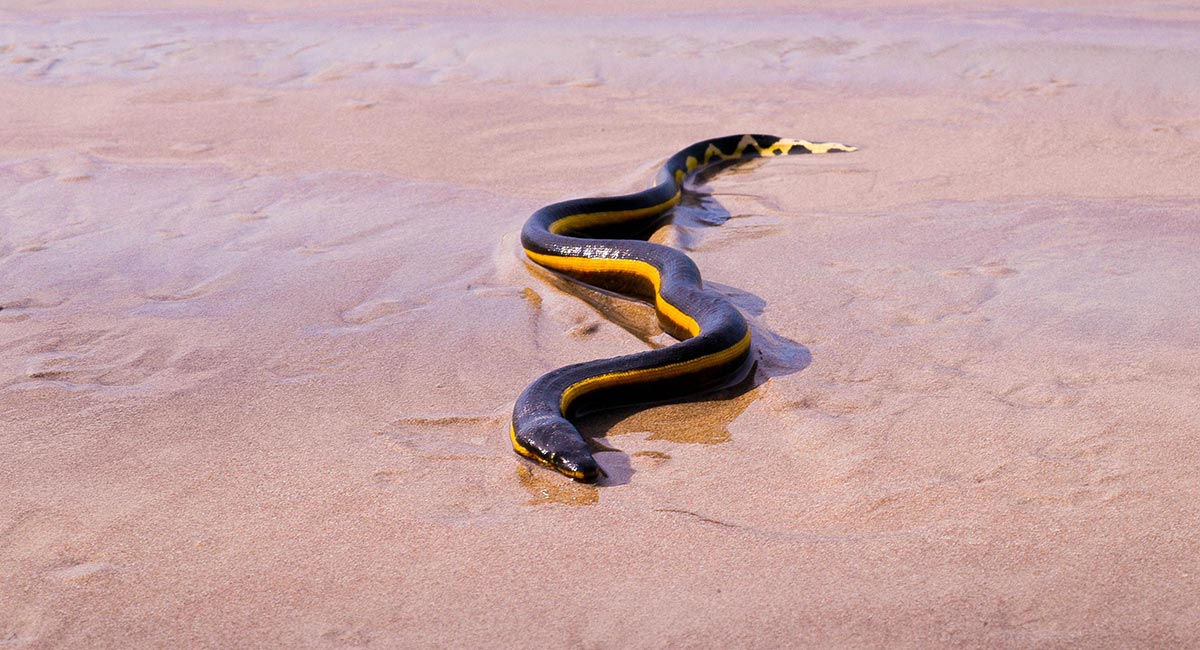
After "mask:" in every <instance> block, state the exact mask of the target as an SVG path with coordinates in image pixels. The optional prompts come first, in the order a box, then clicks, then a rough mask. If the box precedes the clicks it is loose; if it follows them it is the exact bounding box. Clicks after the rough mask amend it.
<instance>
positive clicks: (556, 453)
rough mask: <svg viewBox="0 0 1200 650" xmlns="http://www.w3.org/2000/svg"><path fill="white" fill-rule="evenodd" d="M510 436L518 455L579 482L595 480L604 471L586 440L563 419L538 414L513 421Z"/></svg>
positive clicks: (592, 481) (593, 481)
mask: <svg viewBox="0 0 1200 650" xmlns="http://www.w3.org/2000/svg"><path fill="white" fill-rule="evenodd" d="M511 436H512V443H513V449H514V450H516V452H517V453H518V454H520V455H522V456H524V457H526V458H529V459H532V460H536V461H537V462H539V463H542V464H543V465H548V466H550V467H552V468H554V469H555V470H557V471H558V472H560V473H562V474H565V475H567V476H569V477H571V478H573V479H575V480H576V481H579V482H580V483H595V482H596V481H597V480H598V479H599V478H600V476H601V475H602V474H603V473H604V470H602V469H600V465H599V464H598V463H596V459H595V458H594V457H593V456H592V450H591V449H588V445H587V441H585V440H584V439H583V436H582V435H580V434H579V430H578V429H576V428H575V426H574V425H573V424H571V423H570V422H568V421H567V419H566V418H561V417H540V418H536V419H533V420H530V421H527V422H522V423H521V426H519V427H518V426H516V423H514V425H513V428H512V430H511Z"/></svg>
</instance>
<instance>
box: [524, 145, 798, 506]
mask: <svg viewBox="0 0 1200 650" xmlns="http://www.w3.org/2000/svg"><path fill="white" fill-rule="evenodd" d="M737 166H741V165H738V164H734V165H723V166H718V167H717V168H716V169H710V170H706V171H705V172H702V173H701V174H698V175H697V177H696V178H695V180H694V181H692V180H690V179H689V186H688V190H689V191H688V192H685V193H684V195H683V198H682V199H681V201H680V203H679V205H678V206H676V208H675V209H674V210H672V211H670V212H669V213H667V215H665V216H664V218H663V219H660V220H658V221H657V222H656V223H654V224H652V225H650V226H649V227H647V228H646V229H645V230H644V231H643V232H641V233H638V234H636V235H634V237H636V238H639V239H649V238H650V237H651V236H653V235H654V233H655V232H657V231H658V230H659V229H661V228H662V227H664V226H667V225H674V226H676V227H677V229H676V230H677V233H676V234H677V236H678V238H679V239H681V240H682V241H681V244H682V245H683V248H684V249H685V251H686V249H689V248H692V247H693V244H694V242H697V241H699V240H700V239H701V238H703V237H704V232H703V230H704V229H706V228H712V227H715V226H720V225H721V224H724V223H725V222H727V221H729V220H730V218H731V217H732V215H731V214H730V213H729V211H728V210H727V209H726V208H725V207H724V206H723V205H721V203H720V201H718V200H717V199H716V198H714V197H713V196H712V194H711V193H708V192H706V191H703V190H700V189H696V187H695V185H698V184H703V183H705V182H706V181H707V180H708V179H709V178H711V176H712V175H713V174H715V173H718V172H720V171H722V170H726V169H729V168H730V167H737ZM623 236H624V237H626V238H632V237H631V236H630V235H629V234H624V235H623ZM547 273H548V274H549V275H552V276H556V280H557V281H554V282H553V284H555V285H556V286H558V287H559V288H561V289H563V290H566V291H568V292H570V293H572V294H574V295H576V296H579V297H580V298H581V299H583V300H584V301H585V302H587V303H589V304H591V305H592V306H593V307H595V308H596V309H597V310H598V311H599V312H600V313H601V314H603V315H605V317H606V318H608V319H609V320H611V321H612V322H614V323H615V324H617V325H619V326H621V327H622V328H624V329H626V330H627V331H629V332H630V333H632V334H634V335H635V336H638V337H639V338H642V339H643V340H645V341H646V342H647V343H649V344H651V345H653V346H655V347H661V346H662V345H664V344H669V343H673V342H674V339H670V338H669V337H666V335H663V334H658V335H657V336H655V334H657V333H654V332H651V331H648V328H647V326H646V317H645V314H646V312H647V311H652V310H651V309H650V308H649V307H646V306H640V305H639V306H638V307H636V308H634V309H633V310H632V311H633V312H635V313H634V314H633V315H631V309H630V305H631V303H632V302H633V301H632V300H631V299H629V298H625V297H622V296H616V295H615V294H610V293H608V292H605V291H603V290H598V289H595V288H592V287H584V286H581V285H579V284H578V283H577V282H575V281H573V280H570V279H566V278H563V277H562V276H558V275H557V274H551V273H549V272H547ZM544 277H545V276H544ZM705 287H706V288H708V289H710V290H713V291H716V292H717V293H720V294H721V295H723V296H725V297H726V298H727V299H728V300H729V301H730V302H732V303H733V304H734V306H736V307H737V308H738V309H739V310H740V311H741V312H742V314H743V315H744V316H745V317H746V321H747V323H749V325H750V331H751V339H752V341H753V344H752V348H751V355H750V359H749V361H748V362H747V363H746V365H745V366H744V367H743V368H742V370H741V371H740V372H739V373H738V374H736V375H735V376H733V377H731V379H730V383H728V384H726V385H725V386H724V387H721V388H718V389H715V390H709V391H706V392H703V393H699V394H696V395H692V396H689V397H685V398H680V399H673V400H669V401H663V402H644V403H639V404H633V405H627V406H619V407H611V408H606V409H604V410H598V411H592V412H588V413H582V414H580V417H579V418H577V419H576V424H577V425H578V428H579V431H580V433H582V434H583V436H584V438H586V439H587V440H588V444H589V445H590V446H591V448H592V451H593V452H619V450H618V449H615V448H613V447H610V446H609V445H608V444H607V442H606V440H605V439H606V438H607V436H608V434H609V432H611V431H612V430H613V429H614V428H618V427H621V428H630V427H629V425H633V428H637V424H638V423H637V422H636V421H635V419H636V418H638V416H639V415H640V414H642V413H644V412H646V410H647V408H648V407H650V406H659V405H671V406H669V407H666V408H668V409H669V410H671V411H672V413H671V416H672V419H674V420H678V421H676V422H674V423H673V424H672V426H671V427H670V431H667V432H666V433H664V432H663V431H662V424H663V423H662V422H661V420H658V421H656V422H655V423H654V424H653V425H651V426H648V427H646V428H647V429H653V430H654V432H652V433H651V435H650V436H648V438H647V439H648V440H657V439H663V440H669V441H674V442H690V443H700V444H713V443H719V442H723V441H725V440H728V439H729V433H728V426H729V425H730V424H731V423H732V422H733V421H734V420H735V419H737V417H738V416H740V415H741V414H742V412H743V411H745V409H746V408H747V407H748V406H749V405H750V404H751V403H752V402H753V401H754V400H755V399H757V397H756V396H755V395H754V391H755V389H756V388H758V387H759V386H761V385H763V384H764V383H766V382H767V380H769V379H771V378H772V377H780V376H784V375H790V374H793V373H796V372H800V371H801V370H804V369H805V368H807V367H808V366H809V364H811V363H812V354H811V352H810V351H809V350H808V348H806V347H805V346H804V345H802V344H800V343H797V342H796V341H793V340H791V339H789V338H787V337H785V336H782V335H780V334H778V333H776V332H774V331H772V330H771V329H770V328H769V327H767V326H766V325H765V324H763V322H762V315H763V312H764V311H765V309H766V306H767V302H766V301H765V300H763V299H762V298H760V297H758V296H756V295H754V294H752V293H750V292H748V291H743V290H741V289H738V288H736V287H731V286H728V285H724V284H718V283H715V282H708V281H705ZM622 303H623V304H622ZM636 312H640V313H641V316H638V315H636ZM627 421H628V422H627ZM623 423H626V425H625V426H622V425H623ZM641 454H647V455H649V457H650V458H663V457H666V456H667V455H666V454H663V453H660V452H639V454H638V455H641ZM598 460H599V461H600V463H601V466H602V467H603V468H604V472H605V474H606V475H605V476H604V477H603V478H602V479H601V480H600V485H602V486H614V485H624V484H626V483H629V481H630V478H631V477H632V476H633V474H634V472H635V470H634V469H633V466H632V463H631V460H630V457H629V456H628V455H627V454H625V453H603V454H602V455H601V456H600V457H598Z"/></svg>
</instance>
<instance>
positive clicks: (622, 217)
mask: <svg viewBox="0 0 1200 650" xmlns="http://www.w3.org/2000/svg"><path fill="white" fill-rule="evenodd" d="M681 192H682V190H676V191H675V196H672V197H671V198H669V199H667V200H666V201H663V202H662V203H659V204H658V205H652V206H650V207H646V208H636V209H634V210H613V211H610V212H588V213H585V214H572V215H569V216H566V217H563V218H561V219H558V220H556V221H554V223H551V224H550V226H549V227H548V228H547V230H549V231H550V232H552V233H554V234H556V235H561V234H563V233H564V232H567V231H568V230H578V229H580V228H592V227H595V226H607V225H611V224H614V223H621V222H622V221H632V220H634V219H641V218H643V217H648V216H650V215H653V214H662V213H663V212H666V211H667V210H670V209H671V208H672V207H674V206H675V204H676V203H678V202H679V196H680V193H681Z"/></svg>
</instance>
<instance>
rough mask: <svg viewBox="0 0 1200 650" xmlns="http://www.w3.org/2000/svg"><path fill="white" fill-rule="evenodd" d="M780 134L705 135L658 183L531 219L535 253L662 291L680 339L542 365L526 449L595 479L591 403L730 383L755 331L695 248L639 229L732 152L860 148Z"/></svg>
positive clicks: (606, 283) (526, 408)
mask: <svg viewBox="0 0 1200 650" xmlns="http://www.w3.org/2000/svg"><path fill="white" fill-rule="evenodd" d="M854 150H855V147H850V146H846V145H843V144H838V143H835V142H826V143H815V142H808V141H807V140H792V139H788V138H779V137H776V136H771V135H730V136H725V137H722V138H714V139H712V140H705V141H703V142H697V143H696V144H693V145H692V146H690V147H687V148H686V149H684V150H682V151H680V152H679V153H677V154H675V155H673V156H671V157H670V158H669V159H667V162H666V164H664V165H663V166H662V169H660V170H659V172H658V175H657V176H656V177H655V179H654V185H653V186H651V187H650V189H647V190H643V191H641V192H637V193H634V194H626V195H624V196H614V197H603V198H585V199H574V200H570V201H563V202H561V203H554V204H551V205H547V206H546V207H544V208H541V209H540V210H538V211H537V212H534V213H533V214H532V215H531V216H530V217H529V220H528V221H526V222H525V227H524V228H523V229H522V230H521V245H522V247H523V248H524V249H525V254H526V255H528V256H529V259H531V260H533V261H534V262H536V263H537V264H539V265H541V266H543V267H545V268H547V269H550V270H552V271H557V272H559V273H562V274H564V275H567V276H570V277H571V278H573V279H575V280H578V281H580V282H583V283H586V284H589V285H592V286H595V287H599V288H601V289H606V290H609V291H615V292H618V293H623V294H627V295H632V296H637V297H640V298H643V299H645V300H646V301H647V302H652V303H653V304H654V307H655V309H656V311H657V312H658V320H659V322H660V323H661V324H662V327H663V329H664V330H665V331H666V332H667V333H669V334H671V335H672V336H674V337H675V338H677V339H680V342H679V343H675V344H673V345H670V346H667V347H665V348H661V349H657V350H650V351H647V352H639V353H637V354H630V355H626V356H622V357H615V358H612V359H602V360H599V361H588V362H585V363H577V364H574V365H570V366H565V367H563V368H559V369H558V370H554V371H551V372H549V373H546V374H545V375H542V376H541V377H540V378H538V379H537V380H536V381H534V382H533V383H532V384H530V385H529V387H528V388H526V389H525V391H524V392H523V393H521V396H520V397H518V398H517V402H516V405H515V406H514V407H513V418H512V426H511V428H510V429H509V435H510V436H511V438H512V446H513V449H514V450H515V451H516V452H517V453H518V454H520V455H522V456H524V457H526V458H530V459H532V460H535V461H537V462H540V463H542V464H544V465H547V466H549V467H551V468H553V469H555V470H557V471H559V472H561V473H563V474H566V475H567V476H569V477H571V478H573V479H575V480H577V481H582V482H585V483H592V482H595V481H596V480H597V479H598V478H599V477H600V475H601V474H602V473H603V471H602V470H601V469H600V466H599V465H598V464H597V463H596V459H595V458H593V457H592V452H591V451H590V450H589V449H588V445H587V442H586V441H585V440H584V439H583V436H582V435H580V433H579V430H578V429H576V428H575V425H573V424H571V421H570V419H569V418H570V417H571V416H572V414H573V413H574V412H575V411H576V410H578V408H579V407H580V405H581V404H582V403H584V402H585V400H584V399H583V398H585V397H586V402H588V403H590V404H592V405H596V406H604V407H607V406H617V405H621V404H628V403H637V402H655V401H662V400H664V399H668V398H672V397H678V396H680V395H686V394H689V393H696V392H699V391H702V390H705V389H711V388H714V387H717V386H720V385H721V384H722V383H724V382H726V381H728V378H729V377H730V376H731V375H734V374H736V373H737V372H739V370H740V369H741V368H742V367H743V366H744V365H745V364H746V362H747V360H748V358H749V355H750V330H749V328H748V327H747V325H746V321H745V319H744V318H742V315H741V313H739V312H738V310H737V308H735V307H734V306H733V305H732V304H731V303H730V302H729V301H728V300H726V299H725V297H723V296H721V295H720V294H718V293H716V292H714V291H709V290H707V289H705V288H704V284H703V282H701V280H700V270H699V269H698V268H696V264H695V263H694V262H692V260H691V258H689V257H688V256H687V255H685V254H683V253H682V252H680V251H677V250H675V249H673V248H669V247H667V246H662V245H660V244H654V243H651V242H647V241H642V240H637V239H607V238H604V237H605V236H611V235H614V234H617V233H625V234H627V235H628V234H629V233H636V232H638V231H639V230H644V229H645V228H646V227H647V226H648V225H650V224H652V223H654V221H655V220H657V219H658V218H659V217H661V216H663V214H664V213H666V212H667V211H668V210H670V209H671V208H672V207H674V206H675V204H676V203H678V202H679V199H680V196H682V194H683V192H684V184H683V181H684V178H686V177H687V175H688V174H690V173H692V172H695V171H697V170H699V169H702V168H704V167H705V166H706V165H712V164H716V163H720V162H722V161H730V160H738V159H742V158H755V157H760V156H762V157H767V156H786V155H795V154H805V153H829V152H838V151H854Z"/></svg>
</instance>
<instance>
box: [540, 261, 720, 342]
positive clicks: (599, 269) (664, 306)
mask: <svg viewBox="0 0 1200 650" xmlns="http://www.w3.org/2000/svg"><path fill="white" fill-rule="evenodd" d="M525 254H526V255H528V256H529V259H531V260H533V261H534V262H537V263H538V264H540V265H542V266H544V267H546V268H548V269H554V270H556V271H562V272H564V273H568V274H569V273H571V272H572V271H576V272H580V273H588V272H590V273H628V274H632V275H636V276H639V277H643V278H646V279H648V280H650V282H651V283H652V284H653V285H654V307H655V309H657V310H658V312H659V313H660V314H662V315H663V316H665V317H666V319H667V320H669V321H671V322H672V323H674V324H675V325H676V326H677V327H679V328H680V329H681V330H683V331H685V332H687V333H688V334H691V335H692V336H696V335H697V334H699V333H700V324H699V323H697V322H696V319H694V318H692V317H691V316H688V315H687V314H685V313H683V312H682V311H680V309H679V308H678V307H676V306H675V305H672V304H671V303H669V302H667V301H666V299H665V298H663V297H662V294H661V293H659V290H660V289H662V277H661V276H659V274H658V269H657V268H655V267H654V265H653V264H650V263H648V262H643V261H641V260H612V259H601V258H594V257H563V256H560V255H543V254H541V253H535V252H533V251H531V250H526V251H525Z"/></svg>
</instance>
